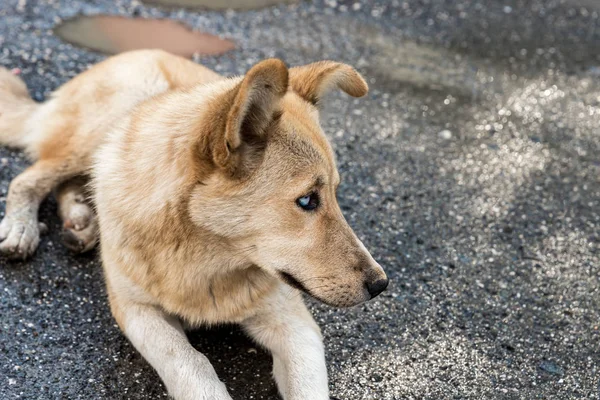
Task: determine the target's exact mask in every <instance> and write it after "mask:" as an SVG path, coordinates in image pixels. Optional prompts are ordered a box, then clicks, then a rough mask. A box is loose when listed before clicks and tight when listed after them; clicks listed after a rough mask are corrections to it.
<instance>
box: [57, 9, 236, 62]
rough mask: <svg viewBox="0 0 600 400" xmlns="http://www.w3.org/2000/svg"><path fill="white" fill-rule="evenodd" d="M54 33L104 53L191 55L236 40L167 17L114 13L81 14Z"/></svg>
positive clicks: (217, 50)
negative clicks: (142, 51)
mask: <svg viewBox="0 0 600 400" xmlns="http://www.w3.org/2000/svg"><path fill="white" fill-rule="evenodd" d="M54 33H55V34H56V35H57V36H58V37H60V38H61V39H63V40H64V41H66V42H68V43H71V44H73V45H76V46H79V47H85V48H88V49H91V50H94V51H99V52H101V53H105V54H116V53H120V52H124V51H128V50H135V49H163V50H166V51H168V52H170V53H173V54H177V55H180V56H184V57H188V58H191V57H192V55H193V54H195V53H198V54H204V55H215V54H221V53H225V52H226V51H229V50H232V49H234V48H235V46H234V44H233V42H231V41H230V40H226V39H221V38H219V37H217V36H214V35H209V34H207V33H202V32H197V31H192V30H191V29H189V28H188V27H187V26H185V25H183V24H180V23H178V22H176V21H170V20H166V19H142V18H135V19H131V18H124V17H115V16H103V15H101V16H94V17H78V18H75V19H71V20H68V21H65V22H63V23H62V24H61V25H59V26H58V27H57V28H56V29H55V31H54Z"/></svg>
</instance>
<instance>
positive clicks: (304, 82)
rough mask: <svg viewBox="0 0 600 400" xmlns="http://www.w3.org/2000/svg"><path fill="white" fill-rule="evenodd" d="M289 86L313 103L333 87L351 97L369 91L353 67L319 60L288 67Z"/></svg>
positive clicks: (316, 102) (362, 94)
mask: <svg viewBox="0 0 600 400" xmlns="http://www.w3.org/2000/svg"><path fill="white" fill-rule="evenodd" d="M290 86H291V87H292V89H293V90H294V91H295V92H296V93H298V94H299V95H300V96H302V97H303V98H304V99H305V100H306V101H308V102H309V103H312V104H314V105H317V104H318V103H319V100H320V99H321V98H322V97H323V96H324V95H325V94H326V93H327V92H328V91H329V90H331V89H332V88H334V87H337V88H339V89H341V90H343V91H344V92H346V93H348V94H349V95H350V96H352V97H362V96H364V95H366V94H367V93H368V91H369V86H368V85H367V82H365V80H364V79H363V77H362V76H361V75H360V74H359V73H358V72H356V70H355V69H354V68H352V67H351V66H350V65H347V64H342V63H338V62H334V61H319V62H315V63H312V64H308V65H304V66H301V67H294V68H290Z"/></svg>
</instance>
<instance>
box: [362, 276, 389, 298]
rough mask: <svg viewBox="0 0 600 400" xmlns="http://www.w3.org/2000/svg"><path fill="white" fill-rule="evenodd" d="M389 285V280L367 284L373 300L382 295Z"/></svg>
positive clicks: (379, 280)
mask: <svg viewBox="0 0 600 400" xmlns="http://www.w3.org/2000/svg"><path fill="white" fill-rule="evenodd" d="M388 283H390V280H389V279H388V278H385V279H378V280H376V281H374V282H367V283H366V285H367V291H368V292H369V294H370V295H371V298H374V297H377V296H378V295H379V294H381V292H383V291H384V290H385V288H387V286H388Z"/></svg>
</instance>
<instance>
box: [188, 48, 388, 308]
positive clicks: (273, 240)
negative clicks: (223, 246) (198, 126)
mask: <svg viewBox="0 0 600 400" xmlns="http://www.w3.org/2000/svg"><path fill="white" fill-rule="evenodd" d="M224 85H225V86H226V87H225V89H224V93H221V94H219V95H217V96H215V97H214V101H213V102H212V103H211V106H210V107H209V109H208V110H207V111H206V112H205V113H204V121H203V126H207V127H208V129H209V131H207V133H206V134H205V135H203V136H202V137H203V139H202V140H201V143H200V144H199V151H200V153H201V155H200V157H201V158H202V157H203V158H204V159H205V160H207V161H206V162H205V165H201V166H200V168H199V169H201V170H202V169H204V170H205V171H209V170H210V171H212V172H211V174H210V175H208V176H204V177H203V178H201V180H202V182H201V183H199V184H198V185H197V187H196V188H195V189H194V191H193V194H192V197H191V201H190V203H189V209H190V214H191V216H192V219H193V221H194V222H195V223H196V224H198V225H200V226H202V227H203V228H205V229H208V230H210V231H211V232H213V233H215V234H217V235H220V236H222V237H223V238H224V239H226V240H228V241H230V242H231V243H233V244H234V245H236V246H237V248H238V249H239V251H240V252H243V254H244V255H247V259H248V261H249V262H251V263H253V264H255V265H257V266H259V267H261V268H263V269H265V270H268V271H270V272H272V273H273V274H275V275H277V276H278V277H280V278H281V279H282V280H284V281H285V282H287V283H288V284H290V285H292V286H294V287H296V288H298V289H301V290H303V291H304V292H306V293H309V294H310V295H312V296H313V297H315V298H317V299H319V300H321V301H323V302H325V303H327V304H330V305H334V306H352V305H356V304H359V303H361V302H363V301H366V300H369V299H371V298H373V297H375V296H377V295H378V294H379V293H381V292H382V291H383V290H384V289H385V288H386V287H387V284H388V279H387V277H386V275H385V273H384V271H383V269H382V268H381V266H380V265H379V264H378V263H377V262H376V261H375V260H374V259H373V257H371V255H370V254H369V252H368V251H367V249H366V248H365V246H364V245H363V244H362V243H361V241H360V240H359V239H358V238H357V237H356V235H355V234H354V232H353V231H352V229H351V228H350V226H349V225H348V223H347V222H346V220H345V219H344V216H343V215H342V212H341V211H340V208H339V205H338V202H337V199H336V189H337V187H338V185H339V183H340V176H339V174H338V171H337V168H336V166H335V160H334V154H333V151H332V149H331V147H330V145H329V143H328V141H327V139H326V138H325V135H324V134H323V131H322V129H321V127H320V125H319V112H318V105H319V101H320V100H321V99H322V96H323V95H324V94H325V93H326V92H327V91H328V90H330V89H333V88H339V89H341V90H343V91H344V92H346V93H348V94H349V95H351V96H354V97H360V96H363V95H365V94H366V93H367V91H368V87H367V84H366V83H365V81H364V80H363V78H362V77H361V76H360V75H359V74H358V73H357V72H356V71H355V70H354V69H353V68H352V67H350V66H348V65H345V64H340V63H335V62H330V61H325V62H318V63H314V64H310V65H306V66H303V67H296V68H290V69H288V68H287V67H286V66H285V64H284V63H283V62H281V61H280V60H275V59H271V60H266V61H263V62H261V63H259V64H257V65H255V66H254V67H253V68H252V69H251V70H250V71H249V72H248V73H247V74H246V75H245V76H244V77H243V78H240V79H239V80H238V81H230V82H227V83H224ZM199 174H201V172H199Z"/></svg>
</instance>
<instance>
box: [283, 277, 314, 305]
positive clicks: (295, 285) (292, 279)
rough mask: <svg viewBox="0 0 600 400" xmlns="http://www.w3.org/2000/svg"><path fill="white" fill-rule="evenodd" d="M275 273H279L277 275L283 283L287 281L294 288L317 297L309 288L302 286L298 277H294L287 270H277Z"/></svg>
mask: <svg viewBox="0 0 600 400" xmlns="http://www.w3.org/2000/svg"><path fill="white" fill-rule="evenodd" d="M277 273H278V274H279V277H280V278H281V280H282V281H284V282H285V283H287V284H288V285H290V286H291V287H293V288H294V289H298V290H300V291H301V292H304V293H306V294H307V295H309V296H312V297H314V298H317V297H316V296H315V295H314V294H312V293H311V292H310V290H308V288H307V287H306V286H304V284H302V282H300V281H299V280H298V279H296V277H294V275H292V274H290V273H288V272H284V271H278V272H277Z"/></svg>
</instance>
